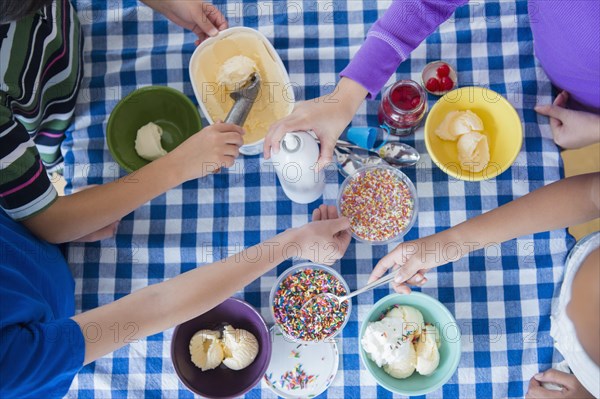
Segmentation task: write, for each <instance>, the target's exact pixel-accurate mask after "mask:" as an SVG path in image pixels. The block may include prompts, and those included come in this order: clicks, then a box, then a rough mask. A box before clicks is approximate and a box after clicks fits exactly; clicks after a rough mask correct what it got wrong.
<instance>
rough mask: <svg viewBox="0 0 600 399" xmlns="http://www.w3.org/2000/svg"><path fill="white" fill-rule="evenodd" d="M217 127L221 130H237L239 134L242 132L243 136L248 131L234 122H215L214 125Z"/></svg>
mask: <svg viewBox="0 0 600 399" xmlns="http://www.w3.org/2000/svg"><path fill="white" fill-rule="evenodd" d="M211 126H214V128H215V129H217V130H218V131H219V132H223V133H225V132H236V133H238V134H241V135H242V136H243V135H244V134H245V133H246V132H244V129H243V128H242V127H241V126H238V125H235V124H233V123H222V122H219V123H215V124H214V125H211Z"/></svg>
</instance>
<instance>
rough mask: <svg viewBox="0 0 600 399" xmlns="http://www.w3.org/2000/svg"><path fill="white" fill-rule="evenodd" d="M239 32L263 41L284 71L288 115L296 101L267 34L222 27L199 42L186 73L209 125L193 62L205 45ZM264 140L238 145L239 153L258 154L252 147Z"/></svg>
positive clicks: (286, 72)
mask: <svg viewBox="0 0 600 399" xmlns="http://www.w3.org/2000/svg"><path fill="white" fill-rule="evenodd" d="M241 32H248V33H251V34H253V35H255V36H257V37H258V38H259V39H260V40H261V41H262V42H263V44H264V45H265V47H266V48H267V51H268V52H269V54H270V55H271V57H272V58H273V60H274V61H275V63H276V64H277V66H278V67H279V68H280V69H281V70H282V71H283V72H284V82H283V83H284V85H285V86H287V87H288V88H287V95H288V98H289V100H290V106H289V113H288V115H289V114H291V112H292V111H293V109H294V104H295V102H296V95H295V94H294V88H293V86H292V84H291V81H290V75H289V73H288V71H287V69H286V68H285V65H283V61H282V59H281V56H280V55H279V53H278V52H277V50H276V49H275V47H274V46H273V44H272V43H271V42H270V41H269V39H268V38H267V36H265V35H264V33H262V32H261V31H259V30H257V29H252V28H249V27H247V26H233V27H230V28H227V29H224V30H222V31H219V33H218V34H217V35H216V36H213V37H209V38H208V39H206V40H204V41H203V42H202V43H200V44H199V45H198V46H197V47H196V49H195V50H194V52H193V53H192V56H191V57H190V62H189V63H188V75H189V78H190V82H191V83H192V89H193V90H194V96H195V97H196V101H198V105H199V107H200V110H201V111H202V115H204V117H205V118H206V120H207V121H208V124H209V125H212V124H214V121H213V119H212V117H211V116H210V114H209V113H208V110H207V109H206V105H205V104H204V102H203V101H202V100H201V99H202V96H201V95H200V90H199V89H198V87H196V81H195V79H194V76H193V65H194V62H195V60H196V58H198V57H199V54H200V53H201V52H202V51H203V50H204V48H205V47H208V46H209V45H211V44H213V43H215V42H217V41H219V40H222V39H225V38H227V37H229V36H231V35H234V34H236V33H241ZM266 134H267V132H265V136H266ZM264 141H265V137H263V138H261V139H259V140H256V141H254V142H252V143H246V144H244V145H243V146H241V147H240V153H242V154H244V155H258V154H260V153H262V151H260V152H256V149H254V148H253V147H254V146H255V145H258V144H261V143H263V142H264Z"/></svg>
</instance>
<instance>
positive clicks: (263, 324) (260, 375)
mask: <svg viewBox="0 0 600 399" xmlns="http://www.w3.org/2000/svg"><path fill="white" fill-rule="evenodd" d="M229 301H231V302H237V303H238V304H240V305H242V306H245V307H246V308H248V309H249V310H250V311H251V312H252V313H254V314H255V315H257V316H258V319H259V320H260V321H261V323H260V329H263V328H264V329H265V331H266V334H267V336H268V337H269V338H268V339H267V340H266V341H265V343H264V344H265V345H263V343H262V342H261V348H262V349H263V350H264V349H267V350H268V358H269V359H268V361H266V362H265V365H264V366H263V367H262V368H261V369H260V372H259V373H258V377H257V378H256V379H255V380H253V382H252V384H249V385H248V387H246V388H244V390H242V391H241V392H239V393H237V394H236V395H233V396H217V397H213V398H218V399H228V398H237V397H239V396H241V395H244V394H245V393H247V392H248V391H250V390H251V389H252V388H254V387H255V386H256V385H257V384H259V383H260V381H261V380H262V379H263V376H264V375H265V372H266V371H267V369H268V368H269V364H270V363H271V356H272V350H273V347H272V343H271V335H270V331H269V326H268V325H267V323H266V322H265V319H264V317H262V315H261V314H260V312H259V311H257V310H256V309H255V308H254V306H252V305H251V304H250V303H248V302H246V301H244V300H242V299H239V298H235V297H229V298H227V299H225V300H224V301H223V302H221V303H219V304H218V305H217V306H219V305H222V304H224V303H225V302H229ZM217 306H215V307H214V308H212V309H210V310H208V311H206V312H204V313H202V314H200V315H198V316H196V317H200V316H202V315H204V314H206V313H208V312H210V311H212V310H213V309H215V308H216V307H217ZM196 317H193V318H191V319H190V320H187V321H185V322H183V323H181V324H178V325H177V326H175V328H174V329H173V334H172V335H171V350H170V352H171V363H172V364H173V368H174V369H175V374H176V375H177V378H178V379H179V381H181V383H182V384H183V385H184V386H185V387H186V388H187V389H189V390H190V391H191V392H193V393H195V394H197V395H201V396H205V394H204V393H202V392H198V390H197V389H196V388H195V387H192V386H190V385H189V384H188V382H187V381H186V380H185V379H184V378H182V377H181V371H180V370H179V365H178V364H177V362H175V361H174V359H175V337H176V336H177V334H178V332H179V328H180V327H181V326H182V325H183V324H185V323H188V322H189V321H191V320H194V319H195V318H196Z"/></svg>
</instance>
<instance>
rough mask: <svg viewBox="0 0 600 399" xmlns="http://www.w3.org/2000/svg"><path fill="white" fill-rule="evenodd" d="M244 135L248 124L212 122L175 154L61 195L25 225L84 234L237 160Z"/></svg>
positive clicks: (63, 238)
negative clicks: (85, 188)
mask: <svg viewBox="0 0 600 399" xmlns="http://www.w3.org/2000/svg"><path fill="white" fill-rule="evenodd" d="M242 134H243V131H242V129H241V128H240V127H239V126H236V125H233V124H224V123H219V124H216V125H211V126H208V127H206V128H204V129H202V130H201V131H200V132H199V133H196V134H195V135H193V136H192V137H190V138H189V139H187V140H186V141H185V142H184V143H183V144H181V145H180V146H179V147H177V148H176V149H175V150H173V151H171V152H170V153H169V154H167V155H165V156H164V157H162V158H160V159H158V160H156V161H154V162H151V163H150V164H148V165H146V166H144V167H143V168H141V169H139V170H138V171H136V172H134V173H132V174H130V175H128V176H125V177H123V178H121V179H119V180H116V181H114V182H111V183H107V184H104V185H101V186H97V187H91V188H89V189H87V190H84V191H81V192H78V193H75V194H72V195H69V196H64V197H59V198H57V199H56V201H54V203H52V205H50V206H49V207H48V208H46V209H45V210H44V211H42V212H40V213H38V214H36V215H34V216H32V217H30V218H28V219H26V220H24V221H23V224H24V225H25V226H26V227H27V228H28V229H29V230H31V231H32V232H33V233H34V234H35V235H37V236H38V237H40V238H42V239H44V240H46V241H49V242H52V243H61V242H67V241H73V240H76V239H79V238H81V237H83V236H86V235H88V234H90V233H93V232H96V231H98V230H100V229H102V228H104V227H106V226H108V225H110V224H111V223H113V222H115V221H117V220H119V219H121V218H122V217H123V216H125V215H127V214H128V213H130V212H132V211H133V210H135V209H136V208H137V207H139V206H140V205H142V204H144V203H146V202H148V201H150V200H151V199H153V198H154V197H156V196H158V195H160V194H162V193H164V192H165V191H168V190H170V189H171V188H173V187H175V186H178V185H179V184H181V183H183V182H186V181H188V180H191V179H196V178H199V177H203V176H206V175H207V174H209V173H212V172H214V171H216V170H217V169H218V168H219V167H222V166H225V167H229V166H231V165H233V163H234V161H235V158H236V157H237V156H238V155H239V147H240V146H241V145H242V144H243V140H242Z"/></svg>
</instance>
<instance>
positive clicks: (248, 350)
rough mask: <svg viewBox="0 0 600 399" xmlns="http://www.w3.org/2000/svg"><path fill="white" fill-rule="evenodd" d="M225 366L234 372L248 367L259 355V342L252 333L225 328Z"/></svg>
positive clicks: (229, 327)
mask: <svg viewBox="0 0 600 399" xmlns="http://www.w3.org/2000/svg"><path fill="white" fill-rule="evenodd" d="M223 349H224V352H225V358H224V359H223V364H224V365H225V366H227V367H229V368H230V369H232V370H241V369H243V368H246V367H248V366H249V365H250V364H252V362H253V361H254V359H255V358H256V355H258V349H259V346H258V341H257V340H256V337H255V336H254V335H252V333H251V332H249V331H246V330H242V329H241V328H237V329H236V328H233V327H231V326H225V330H224V331H223Z"/></svg>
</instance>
